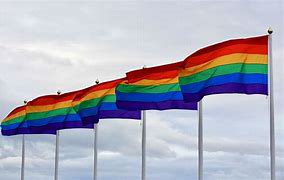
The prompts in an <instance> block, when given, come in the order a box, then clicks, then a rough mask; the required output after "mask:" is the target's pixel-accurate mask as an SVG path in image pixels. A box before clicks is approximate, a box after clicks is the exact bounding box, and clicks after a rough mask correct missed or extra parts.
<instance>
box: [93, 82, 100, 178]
mask: <svg viewBox="0 0 284 180" xmlns="http://www.w3.org/2000/svg"><path fill="white" fill-rule="evenodd" d="M95 83H96V85H98V84H99V83H100V81H99V79H97V80H96V81H95ZM97 144H98V124H94V177H93V178H94V180H97V177H98V173H97V172H98V171H97V169H98V168H97V167H98V147H97Z"/></svg>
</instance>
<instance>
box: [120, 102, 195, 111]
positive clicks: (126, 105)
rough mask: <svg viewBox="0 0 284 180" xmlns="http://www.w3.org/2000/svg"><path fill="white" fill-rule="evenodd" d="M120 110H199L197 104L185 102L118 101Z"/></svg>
mask: <svg viewBox="0 0 284 180" xmlns="http://www.w3.org/2000/svg"><path fill="white" fill-rule="evenodd" d="M116 105H117V107H118V108H120V109H126V110H151V109H152V110H167V109H191V110H197V103H196V102H190V103H185V102H183V101H173V100H170V101H161V102H137V101H116Z"/></svg>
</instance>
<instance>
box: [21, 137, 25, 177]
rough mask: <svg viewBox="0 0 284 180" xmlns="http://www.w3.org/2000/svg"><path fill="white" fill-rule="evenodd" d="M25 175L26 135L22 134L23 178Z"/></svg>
mask: <svg viewBox="0 0 284 180" xmlns="http://www.w3.org/2000/svg"><path fill="white" fill-rule="evenodd" d="M24 176H25V135H24V134H23V136H22V167H21V180H24Z"/></svg>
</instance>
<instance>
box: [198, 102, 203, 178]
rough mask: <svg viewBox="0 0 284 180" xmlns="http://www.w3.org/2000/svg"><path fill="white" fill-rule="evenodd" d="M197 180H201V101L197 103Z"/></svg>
mask: <svg viewBox="0 0 284 180" xmlns="http://www.w3.org/2000/svg"><path fill="white" fill-rule="evenodd" d="M198 180H203V115H202V100H200V101H199V102H198Z"/></svg>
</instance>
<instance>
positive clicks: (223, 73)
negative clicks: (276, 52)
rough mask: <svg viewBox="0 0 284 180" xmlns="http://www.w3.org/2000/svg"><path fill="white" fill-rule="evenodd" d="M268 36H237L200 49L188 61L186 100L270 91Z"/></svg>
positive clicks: (183, 78)
mask: <svg viewBox="0 0 284 180" xmlns="http://www.w3.org/2000/svg"><path fill="white" fill-rule="evenodd" d="M267 74H268V36H260V37H253V38H247V39H236V40H229V41H225V42H221V43H218V44H215V45H212V46H209V47H206V48H203V49H200V50H198V51H196V52H195V53H193V54H192V55H190V56H188V57H187V58H186V59H185V60H184V64H183V68H182V69H181V70H180V72H179V83H180V86H181V91H182V93H183V95H184V99H185V101H187V102H197V101H199V100H201V99H202V98H203V97H204V96H205V95H210V94H221V93H243V94H264V95H267V94H268V75H267Z"/></svg>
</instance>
